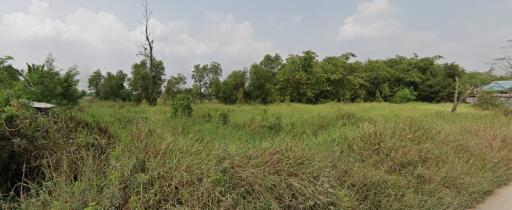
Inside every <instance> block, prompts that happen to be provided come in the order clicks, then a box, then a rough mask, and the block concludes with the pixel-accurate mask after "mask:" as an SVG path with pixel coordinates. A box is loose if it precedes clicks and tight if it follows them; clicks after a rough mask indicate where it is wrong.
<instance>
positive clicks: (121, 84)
mask: <svg viewBox="0 0 512 210" xmlns="http://www.w3.org/2000/svg"><path fill="white" fill-rule="evenodd" d="M127 78H128V75H126V74H125V73H124V72H123V71H121V70H119V71H117V72H116V74H112V73H110V72H107V76H106V77H105V79H104V81H103V83H102V84H101V88H100V89H101V92H100V98H101V99H102V100H123V101H126V100H129V98H130V95H129V92H128V90H127V89H126V86H125V83H126V80H127Z"/></svg>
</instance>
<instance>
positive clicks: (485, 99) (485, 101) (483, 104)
mask: <svg viewBox="0 0 512 210" xmlns="http://www.w3.org/2000/svg"><path fill="white" fill-rule="evenodd" d="M477 101H478V103H477V104H476V105H477V106H478V107H480V108H482V109H484V110H493V109H499V108H501V107H503V106H504V103H503V101H501V100H500V98H499V97H495V96H494V93H492V92H485V91H482V92H480V93H479V94H478V97H477Z"/></svg>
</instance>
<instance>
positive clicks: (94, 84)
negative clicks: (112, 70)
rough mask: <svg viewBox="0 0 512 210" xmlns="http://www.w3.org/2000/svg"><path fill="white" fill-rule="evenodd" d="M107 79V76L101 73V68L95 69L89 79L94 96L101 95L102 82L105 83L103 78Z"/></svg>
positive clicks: (90, 89)
mask: <svg viewBox="0 0 512 210" xmlns="http://www.w3.org/2000/svg"><path fill="white" fill-rule="evenodd" d="M104 79H105V76H103V74H102V73H101V70H99V69H97V70H96V71H94V72H93V73H92V74H91V76H90V77H89V80H88V86H87V87H88V88H89V91H92V92H93V93H94V96H96V97H99V96H100V93H101V89H100V87H101V84H102V83H103V80H104Z"/></svg>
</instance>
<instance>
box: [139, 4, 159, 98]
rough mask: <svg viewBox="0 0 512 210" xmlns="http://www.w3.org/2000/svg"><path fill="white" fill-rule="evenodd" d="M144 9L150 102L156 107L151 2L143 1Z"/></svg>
mask: <svg viewBox="0 0 512 210" xmlns="http://www.w3.org/2000/svg"><path fill="white" fill-rule="evenodd" d="M142 7H143V9H144V12H143V14H142V16H143V18H144V37H145V39H146V44H145V45H143V50H144V51H143V52H144V56H145V57H146V59H147V62H148V71H149V90H148V94H149V99H150V100H149V101H148V103H149V104H150V105H153V106H154V105H156V96H155V95H156V94H155V84H154V80H155V69H154V60H155V58H154V55H153V47H154V46H153V44H154V42H153V39H151V32H149V21H150V20H151V15H152V13H153V11H152V10H151V8H150V7H149V0H142Z"/></svg>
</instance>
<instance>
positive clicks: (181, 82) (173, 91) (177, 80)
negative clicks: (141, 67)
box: [164, 74, 187, 102]
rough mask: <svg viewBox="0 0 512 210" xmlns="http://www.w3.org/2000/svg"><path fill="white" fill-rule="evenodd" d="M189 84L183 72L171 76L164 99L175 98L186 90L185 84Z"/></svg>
mask: <svg viewBox="0 0 512 210" xmlns="http://www.w3.org/2000/svg"><path fill="white" fill-rule="evenodd" d="M186 84H187V78H186V77H185V75H183V74H178V75H176V76H171V77H170V78H169V79H168V80H167V84H166V85H165V91H164V100H165V101H166V102H167V101H169V100H174V99H175V98H176V96H177V95H178V94H181V93H183V92H184V91H185V85H186Z"/></svg>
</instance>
